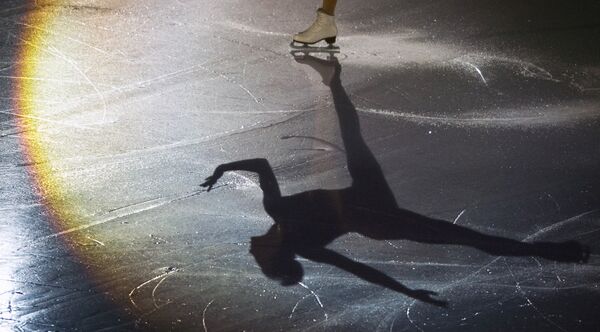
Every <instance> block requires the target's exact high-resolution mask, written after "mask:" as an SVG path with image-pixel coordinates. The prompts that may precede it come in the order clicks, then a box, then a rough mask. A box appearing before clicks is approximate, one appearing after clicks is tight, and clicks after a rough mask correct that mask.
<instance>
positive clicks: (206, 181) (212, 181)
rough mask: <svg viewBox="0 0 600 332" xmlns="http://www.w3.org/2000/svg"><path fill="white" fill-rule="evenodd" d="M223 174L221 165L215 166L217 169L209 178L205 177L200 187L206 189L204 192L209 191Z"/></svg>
mask: <svg viewBox="0 0 600 332" xmlns="http://www.w3.org/2000/svg"><path fill="white" fill-rule="evenodd" d="M223 173H224V171H223V169H222V167H221V165H219V166H217V168H215V171H214V172H213V174H212V175H211V176H209V177H207V178H206V179H204V182H203V183H202V184H201V185H200V186H201V187H204V188H206V191H211V189H212V188H213V186H214V185H215V184H216V183H217V181H219V179H220V178H221V177H222V176H223Z"/></svg>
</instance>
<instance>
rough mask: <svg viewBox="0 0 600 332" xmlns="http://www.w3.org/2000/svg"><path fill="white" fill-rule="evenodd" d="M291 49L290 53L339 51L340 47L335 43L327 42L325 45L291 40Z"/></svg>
mask: <svg viewBox="0 0 600 332" xmlns="http://www.w3.org/2000/svg"><path fill="white" fill-rule="evenodd" d="M290 48H291V49H292V51H291V53H298V54H300V53H305V54H308V53H340V47H339V46H337V45H333V44H329V45H327V46H316V45H314V44H313V45H309V44H302V43H298V42H294V41H292V43H291V44H290Z"/></svg>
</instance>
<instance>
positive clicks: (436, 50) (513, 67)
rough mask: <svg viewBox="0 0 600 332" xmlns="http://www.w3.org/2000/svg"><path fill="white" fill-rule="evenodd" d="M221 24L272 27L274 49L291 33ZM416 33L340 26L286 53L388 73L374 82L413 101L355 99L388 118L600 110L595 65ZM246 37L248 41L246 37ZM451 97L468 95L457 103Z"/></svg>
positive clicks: (527, 120)
mask: <svg viewBox="0 0 600 332" xmlns="http://www.w3.org/2000/svg"><path fill="white" fill-rule="evenodd" d="M223 26H224V27H226V28H230V29H233V30H240V31H242V32H243V33H246V34H252V35H254V36H256V35H258V36H267V35H272V36H273V37H274V38H275V39H276V41H278V43H277V44H276V45H278V46H272V47H274V49H273V51H274V52H277V53H278V54H281V53H283V52H282V50H281V49H280V48H281V46H282V43H281V42H282V41H283V40H281V39H282V38H283V37H286V39H287V38H289V37H290V36H291V35H289V36H288V35H286V34H279V33H278V34H275V35H273V33H272V32H270V31H266V30H262V29H259V28H254V27H251V26H249V25H245V24H241V23H236V22H225V23H223ZM420 36H421V33H419V32H418V31H416V30H415V31H413V30H405V31H403V32H400V33H396V34H344V35H341V36H340V37H339V38H338V44H337V45H336V47H335V48H334V49H329V48H328V47H327V46H325V44H323V46H321V45H316V46H293V47H292V52H291V53H292V55H294V56H305V55H309V54H310V55H316V56H319V57H331V55H336V56H337V57H338V58H339V59H340V60H341V61H343V63H344V64H345V65H346V66H358V67H360V68H362V69H366V68H372V69H378V70H380V71H382V70H383V71H385V72H387V73H388V74H389V73H390V72H391V73H393V75H394V76H395V77H394V79H395V81H396V82H388V83H389V84H378V86H385V88H383V90H385V91H386V92H387V93H388V94H390V93H397V94H402V95H406V96H409V97H408V98H409V99H412V100H413V101H414V102H413V103H412V105H411V103H408V105H409V106H412V107H408V108H406V107H403V108H398V106H397V105H405V104H404V103H396V104H394V105H385V106H386V107H381V106H382V105H378V103H365V104H364V105H363V104H362V103H361V104H360V105H358V110H359V111H360V112H362V113H368V114H373V115H378V116H383V117H387V118H390V119H399V120H407V121H411V122H416V123H421V124H426V125H447V126H448V125H449V126H456V127H500V128H502V127H511V128H528V127H548V126H560V125H565V124H566V125H569V124H572V123H576V122H581V121H587V120H593V119H597V118H598V117H600V109H599V108H598V104H599V103H600V75H599V74H598V73H597V71H595V70H594V69H593V68H584V67H581V68H580V67H573V66H571V65H568V64H558V66H557V65H556V64H550V63H549V64H548V65H546V64H545V63H544V62H543V61H542V60H539V61H540V63H536V62H535V60H531V59H522V58H518V57H516V56H508V55H498V54H495V53H486V52H485V51H483V52H482V51H479V52H477V53H474V52H472V51H465V50H463V49H461V48H459V47H457V46H455V45H451V44H444V43H442V42H423V41H420V40H419V37H420ZM246 42H247V43H250V44H252V41H246ZM338 45H339V46H338ZM340 47H341V48H342V49H341V50H340ZM338 53H339V54H338ZM419 74H421V75H423V76H427V77H429V81H430V82H432V83H429V85H430V86H427V87H425V86H420V87H418V88H416V87H415V86H402V85H398V86H395V83H401V82H403V81H404V82H411V81H413V80H415V79H417V80H419V77H418V75H419ZM405 75H408V76H405ZM421 79H423V78H421ZM366 81H369V80H366ZM435 82H438V83H439V84H436V83H435ZM380 83H381V82H380ZM447 86H453V89H447ZM425 88H429V90H424V89H425ZM426 93H427V94H426ZM559 97H561V98H559ZM368 99H371V100H373V99H374V98H368ZM375 99H376V100H377V99H378V98H375ZM456 100H461V101H462V100H467V101H468V102H462V103H461V104H456ZM423 101H425V102H424V103H422V102H423ZM432 101H438V102H439V104H438V105H435V107H428V106H427V103H428V102H432ZM469 106H471V107H469ZM465 107H467V108H465ZM432 109H435V111H432Z"/></svg>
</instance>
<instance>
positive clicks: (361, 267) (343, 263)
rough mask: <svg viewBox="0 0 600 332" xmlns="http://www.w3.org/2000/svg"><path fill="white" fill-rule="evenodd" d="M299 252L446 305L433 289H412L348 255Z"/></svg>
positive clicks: (331, 252)
mask: <svg viewBox="0 0 600 332" xmlns="http://www.w3.org/2000/svg"><path fill="white" fill-rule="evenodd" d="M299 254H300V255H301V256H303V257H305V258H307V259H310V260H312V261H315V262H320V263H325V264H329V265H333V266H336V267H338V268H340V269H342V270H344V271H346V272H349V273H352V274H353V275H355V276H357V277H359V278H361V279H363V280H365V281H368V282H370V283H373V284H376V285H379V286H382V287H385V288H388V289H391V290H393V291H396V292H399V293H403V294H405V295H407V296H410V297H412V298H414V299H417V300H420V301H423V302H427V303H430V304H433V305H436V306H440V307H445V306H446V304H447V303H446V302H445V301H441V300H437V299H434V298H433V297H432V296H435V295H436V293H435V292H432V291H427V290H422V289H410V288H408V287H406V286H404V285H403V284H401V283H399V282H398V281H396V280H394V279H393V278H391V277H390V276H388V275H386V274H385V273H383V272H381V271H379V270H377V269H374V268H372V267H370V266H367V265H365V264H362V263H359V262H356V261H353V260H351V259H349V258H348V257H346V256H343V255H340V254H338V253H337V252H335V251H332V250H329V249H325V248H320V249H314V250H308V251H306V252H299Z"/></svg>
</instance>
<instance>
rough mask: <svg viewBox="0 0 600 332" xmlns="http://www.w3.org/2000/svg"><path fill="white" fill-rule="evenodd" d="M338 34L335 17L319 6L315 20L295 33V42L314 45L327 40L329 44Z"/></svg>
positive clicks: (333, 41)
mask: <svg viewBox="0 0 600 332" xmlns="http://www.w3.org/2000/svg"><path fill="white" fill-rule="evenodd" d="M336 36H337V26H336V25H335V17H334V16H332V15H328V14H326V13H325V12H324V11H323V9H321V8H319V10H317V19H316V20H315V22H314V23H313V24H312V25H311V26H310V27H309V28H308V29H306V30H304V31H302V32H300V33H299V34H297V35H294V42H296V43H301V44H305V45H312V44H315V43H318V42H320V41H321V40H325V41H326V42H327V43H328V44H333V43H335V37H336Z"/></svg>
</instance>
